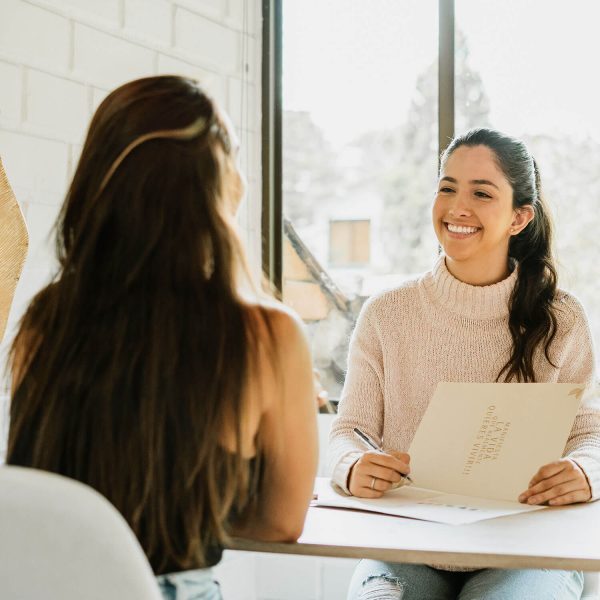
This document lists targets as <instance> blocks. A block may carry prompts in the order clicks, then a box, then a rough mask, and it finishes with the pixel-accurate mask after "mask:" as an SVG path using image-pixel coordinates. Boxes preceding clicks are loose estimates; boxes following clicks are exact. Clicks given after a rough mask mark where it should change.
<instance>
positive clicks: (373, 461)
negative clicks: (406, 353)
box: [329, 302, 409, 498]
mask: <svg viewBox="0 0 600 600" xmlns="http://www.w3.org/2000/svg"><path fill="white" fill-rule="evenodd" d="M374 307H375V305H374V303H373V302H368V303H367V304H365V306H364V307H363V309H362V311H361V313H360V315H359V317H358V321H357V324H356V327H355V329H354V332H353V334H352V339H351V341H350V350H349V356H348V373H347V375H346V382H345V384H344V390H343V392H342V398H341V401H340V404H339V407H338V416H337V418H336V419H335V421H334V423H333V425H332V428H331V433H330V437H329V441H330V444H329V458H330V467H331V470H332V479H333V481H334V482H335V483H336V484H337V485H338V486H340V487H341V488H342V489H343V490H344V491H345V492H346V493H347V494H350V493H352V494H354V495H357V496H361V497H366V498H377V497H379V496H381V495H382V494H383V492H385V491H386V490H388V489H389V488H390V487H391V486H392V484H394V483H397V482H399V481H400V479H401V474H407V473H408V472H409V469H408V465H407V462H408V455H406V454H403V455H399V454H398V455H397V456H392V455H390V454H378V453H375V452H365V448H364V446H363V445H362V444H361V443H360V442H359V441H358V440H357V439H356V437H355V435H354V433H353V429H354V428H355V427H358V428H359V429H361V430H362V431H363V432H364V433H366V434H367V435H368V436H370V437H371V438H372V439H373V440H375V441H377V442H378V443H380V442H381V437H382V432H383V416H384V402H383V388H384V374H383V350H382V344H381V339H380V337H379V334H378V331H377V327H376V325H375V323H376V315H375V314H373V313H374Z"/></svg>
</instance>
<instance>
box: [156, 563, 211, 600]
mask: <svg viewBox="0 0 600 600" xmlns="http://www.w3.org/2000/svg"><path fill="white" fill-rule="evenodd" d="M156 579H157V581H158V585H159V586H160V591H161V592H162V595H163V598H164V599H165V600H223V597H222V596H221V589H220V588H219V584H218V583H217V582H216V581H215V580H214V579H213V574H212V569H196V570H194V571H181V573H167V574H166V575H159V576H158V577H157V578H156Z"/></svg>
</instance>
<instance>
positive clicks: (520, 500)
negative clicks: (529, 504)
mask: <svg viewBox="0 0 600 600" xmlns="http://www.w3.org/2000/svg"><path fill="white" fill-rule="evenodd" d="M526 497H527V496H525V494H521V495H520V496H519V502H523V500H525V498H526Z"/></svg>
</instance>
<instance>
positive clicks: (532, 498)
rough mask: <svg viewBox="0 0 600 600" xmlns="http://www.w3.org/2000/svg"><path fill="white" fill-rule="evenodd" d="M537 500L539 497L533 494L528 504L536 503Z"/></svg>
mask: <svg viewBox="0 0 600 600" xmlns="http://www.w3.org/2000/svg"><path fill="white" fill-rule="evenodd" d="M536 502H537V498H536V497H535V496H531V498H529V500H527V504H535V503H536Z"/></svg>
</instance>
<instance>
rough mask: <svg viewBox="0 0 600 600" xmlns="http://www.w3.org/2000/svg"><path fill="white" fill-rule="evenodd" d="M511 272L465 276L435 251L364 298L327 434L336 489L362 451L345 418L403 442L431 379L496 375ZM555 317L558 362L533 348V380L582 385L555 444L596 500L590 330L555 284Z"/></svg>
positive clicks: (504, 342) (599, 415)
mask: <svg viewBox="0 0 600 600" xmlns="http://www.w3.org/2000/svg"><path fill="white" fill-rule="evenodd" d="M516 278H517V269H515V270H514V271H513V273H512V274H511V275H510V276H509V277H508V278H507V279H505V280H504V281H501V282H500V283H497V284H494V285H490V286H483V287H478V286H472V285H468V284H466V283H463V282H461V281H459V280H457V279H455V278H454V277H453V276H452V275H451V274H450V273H449V271H448V269H447V268H446V263H445V260H444V257H443V256H441V257H440V258H439V259H438V261H437V262H436V264H435V266H434V268H433V269H432V271H430V272H428V273H425V274H424V275H423V276H422V277H420V278H419V279H416V280H414V281H409V282H407V283H405V284H403V285H402V286H400V287H399V288H397V289H394V290H391V291H387V292H384V293H382V294H379V295H377V296H375V297H372V298H371V299H369V301H368V302H367V303H366V304H365V306H364V307H363V310H362V311H361V314H360V316H359V318H358V322H357V325H356V328H355V330H354V333H353V335H352V340H351V343H350V354H349V359H348V374H347V377H346V383H345V386H344V391H343V393H342V398H341V402H340V405H339V413H338V417H337V419H336V420H335V421H334V423H333V426H332V429H331V434H330V448H329V451H330V453H329V455H330V461H331V470H332V477H333V480H334V481H335V483H337V484H338V485H339V486H340V487H341V488H342V489H344V490H345V491H346V492H347V493H349V492H348V488H347V480H348V474H349V471H350V468H351V467H352V465H353V464H354V463H355V462H356V460H357V459H358V458H359V457H360V455H361V454H362V453H363V452H364V449H363V448H362V446H361V445H360V443H359V442H357V441H356V439H355V438H354V436H353V434H352V429H353V428H354V427H359V428H360V429H362V430H363V431H364V432H365V433H367V434H368V435H369V436H371V437H372V438H373V439H374V440H377V441H380V442H382V444H383V446H384V447H385V448H386V449H389V450H398V451H402V452H406V451H407V450H408V448H409V446H410V443H411V441H412V439H413V436H414V434H415V431H416V429H417V426H418V425H419V422H420V421H421V418H422V417H423V414H424V412H425V409H426V408H427V404H428V402H429V400H430V398H431V397H432V395H433V392H434V390H435V387H436V385H437V383H438V382H440V381H456V382H493V381H495V380H496V377H497V375H498V373H499V372H500V369H501V368H502V367H503V366H504V364H505V363H506V361H507V360H508V357H509V355H510V349H511V337H510V333H509V329H508V301H509V298H510V294H511V292H512V289H513V287H514V284H515V281H516ZM556 317H557V320H558V331H557V334H556V337H555V339H554V341H553V342H552V345H551V347H550V349H551V350H550V356H551V358H552V362H553V363H554V364H555V365H557V368H554V367H553V366H551V365H550V364H548V362H547V361H546V359H545V358H544V355H543V353H541V352H540V353H538V355H537V356H536V357H535V372H536V380H537V381H538V382H568V383H578V384H585V385H586V386H587V387H588V391H589V393H588V394H587V395H586V399H585V400H584V402H583V404H582V406H581V408H580V410H579V413H578V415H577V418H576V419H575V424H574V426H573V429H572V431H571V435H570V437H569V440H568V442H567V446H566V448H565V451H564V454H565V456H569V457H570V458H572V459H573V460H575V461H576V462H577V463H578V464H579V466H580V467H581V468H582V469H583V470H584V471H585V473H586V475H587V477H588V479H589V482H590V485H591V488H592V499H593V500H595V499H597V498H598V497H599V496H600V406H599V403H598V394H597V393H596V391H597V390H596V385H597V384H596V380H595V373H594V353H593V345H592V338H591V334H590V330H589V327H588V324H587V320H586V316H585V313H584V311H583V308H582V307H581V305H580V304H579V302H578V301H577V300H576V299H575V298H574V297H573V296H571V295H569V294H567V293H565V292H562V291H561V292H559V295H558V300H557V301H556ZM531 443H532V444H534V443H535V431H532V440H531ZM540 466H542V465H540ZM531 475H532V476H533V473H532V474H531ZM515 500H516V499H515Z"/></svg>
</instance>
